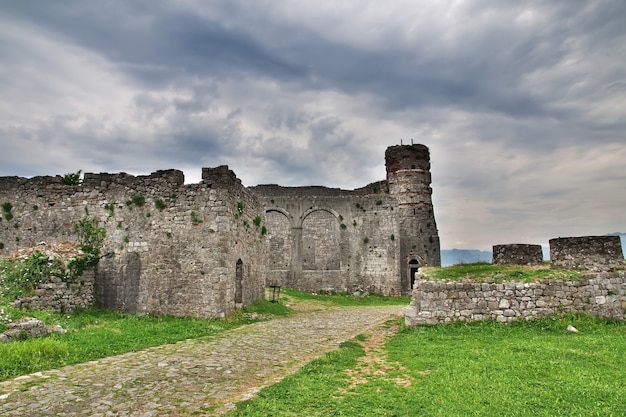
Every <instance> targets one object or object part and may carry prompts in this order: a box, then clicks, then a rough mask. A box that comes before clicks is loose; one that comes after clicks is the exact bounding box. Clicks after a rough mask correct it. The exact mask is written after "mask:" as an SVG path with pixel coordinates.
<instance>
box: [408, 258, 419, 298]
mask: <svg viewBox="0 0 626 417" xmlns="http://www.w3.org/2000/svg"><path fill="white" fill-rule="evenodd" d="M419 268H420V262H419V261H418V260H417V259H415V258H414V259H411V260H410V261H409V282H410V283H411V287H410V288H409V291H413V286H414V285H415V274H417V271H418V270H419Z"/></svg>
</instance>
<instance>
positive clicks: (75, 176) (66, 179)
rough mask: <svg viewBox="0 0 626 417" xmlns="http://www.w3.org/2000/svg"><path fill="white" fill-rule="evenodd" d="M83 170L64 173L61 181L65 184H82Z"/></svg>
mask: <svg viewBox="0 0 626 417" xmlns="http://www.w3.org/2000/svg"><path fill="white" fill-rule="evenodd" d="M81 172H83V171H82V170H80V169H79V170H78V171H76V172H70V173H69V174H65V175H63V178H62V179H61V182H62V183H63V184H65V185H80V183H81V180H80V174H81Z"/></svg>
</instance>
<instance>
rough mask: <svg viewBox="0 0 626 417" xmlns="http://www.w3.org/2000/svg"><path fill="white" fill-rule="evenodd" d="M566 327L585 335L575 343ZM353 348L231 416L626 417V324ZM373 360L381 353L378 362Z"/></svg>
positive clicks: (400, 339)
mask: <svg viewBox="0 0 626 417" xmlns="http://www.w3.org/2000/svg"><path fill="white" fill-rule="evenodd" d="M568 324H572V325H574V326H576V327H577V328H578V329H579V331H580V333H576V334H574V333H568V332H567V331H566V327H567V325H568ZM367 344H368V341H367V338H366V337H360V338H357V340H354V341H351V342H347V343H345V344H344V345H343V346H342V347H341V349H340V350H339V351H337V352H332V353H330V354H328V355H327V356H326V357H324V358H322V359H320V360H316V361H314V362H312V363H311V364H309V365H308V366H306V367H305V368H303V369H302V370H301V371H300V372H298V373H297V374H295V375H293V376H291V377H288V378H286V379H285V380H283V381H282V382H280V383H279V384H277V385H274V386H271V387H269V388H266V389H264V390H262V391H261V392H260V393H259V394H258V396H257V397H256V398H254V399H252V400H249V401H247V402H243V403H240V404H238V406H237V410H236V411H233V412H232V413H231V414H230V415H231V416H270V415H271V416H300V415H306V416H323V415H333V416H340V415H341V416H623V415H626V401H624V398H625V396H626V368H625V367H624V364H626V324H625V323H623V322H619V323H618V322H607V321H605V320H601V319H595V318H590V317H582V316H567V317H564V318H560V319H542V320H538V321H534V322H519V323H514V324H512V325H503V324H499V323H494V322H480V323H473V324H453V325H446V326H444V325H440V326H425V327H417V328H412V329H405V330H402V331H400V332H399V333H398V334H397V335H395V336H394V337H392V338H391V339H390V340H389V341H388V342H387V343H386V344H383V345H382V346H381V347H380V348H379V349H378V350H375V349H374V350H372V349H370V350H369V351H367V353H366V349H364V347H363V346H366V347H367ZM372 352H373V353H372Z"/></svg>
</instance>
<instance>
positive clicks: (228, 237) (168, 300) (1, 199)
mask: <svg viewBox="0 0 626 417" xmlns="http://www.w3.org/2000/svg"><path fill="white" fill-rule="evenodd" d="M5 202H9V203H10V204H11V207H12V208H11V216H10V217H12V218H11V220H10V221H7V220H6V218H5V219H4V220H3V221H2V222H0V242H2V243H3V245H0V246H3V249H0V255H2V254H8V253H11V252H13V251H16V250H17V249H18V248H20V247H25V246H33V245H35V244H36V243H38V242H40V241H48V243H53V242H58V241H62V240H69V241H76V236H74V234H73V232H72V227H73V225H74V224H75V223H76V222H77V221H78V220H80V219H81V218H83V217H84V216H85V215H89V216H95V217H96V218H97V219H98V220H99V221H100V224H101V225H102V226H104V227H105V228H106V229H107V237H106V240H105V243H104V247H103V253H110V254H111V256H110V257H106V258H103V259H101V261H100V263H99V265H98V268H97V271H96V278H95V294H96V303H97V304H98V305H100V306H102V307H106V308H112V309H117V310H123V311H126V312H131V313H154V314H173V315H186V316H197V317H220V316H224V315H226V314H228V313H230V312H231V311H232V310H233V309H234V308H235V297H236V295H237V294H236V291H237V285H236V284H237V282H236V277H237V267H236V265H237V261H239V260H241V262H242V265H243V266H242V268H241V270H242V274H240V275H241V281H242V285H241V286H240V287H241V292H242V294H241V299H242V302H243V304H248V303H251V302H253V301H254V300H256V299H258V298H262V297H263V289H264V264H263V262H262V261H261V260H262V259H264V257H265V252H266V251H265V245H264V236H263V235H262V233H261V227H262V223H261V224H259V225H258V226H257V225H256V224H255V223H254V219H255V218H256V216H260V217H261V220H262V221H263V218H264V210H263V208H262V206H261V205H260V203H259V201H258V199H257V198H256V196H255V195H254V194H251V193H250V192H249V191H247V190H246V189H245V188H244V187H243V186H242V185H241V182H240V181H239V180H238V179H237V178H236V177H235V175H234V173H232V171H229V170H228V167H218V168H214V169H205V171H203V182H201V183H199V184H189V185H185V184H184V178H183V174H182V172H180V171H176V170H170V171H157V172H155V173H153V174H151V175H149V176H138V177H135V176H132V175H127V174H123V173H122V174H85V178H84V181H83V183H82V185H78V186H69V185H65V184H63V183H62V181H61V177H36V178H32V179H26V178H18V177H3V178H0V204H1V203H5Z"/></svg>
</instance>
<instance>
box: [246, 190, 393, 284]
mask: <svg viewBox="0 0 626 417" xmlns="http://www.w3.org/2000/svg"><path fill="white" fill-rule="evenodd" d="M251 190H252V191H253V192H254V193H256V194H257V195H258V196H259V198H260V199H261V200H262V202H263V204H264V206H265V210H266V211H267V215H266V217H267V222H268V240H269V247H270V255H269V264H268V266H267V270H266V273H267V280H268V283H273V284H277V285H284V286H288V287H292V288H297V289H300V290H303V291H336V292H338V291H349V292H350V291H354V290H357V289H362V290H364V291H369V292H374V293H379V294H389V295H391V294H399V293H400V292H401V291H402V289H401V286H400V276H399V258H398V239H397V237H398V235H399V231H398V220H397V216H396V215H395V213H397V208H398V206H397V202H396V201H395V200H394V199H392V198H390V197H389V195H388V194H386V193H384V190H385V188H384V184H382V183H378V184H373V185H371V186H368V187H364V188H363V189H359V190H354V191H347V190H339V189H332V188H325V187H280V186H277V185H260V186H257V187H252V188H251Z"/></svg>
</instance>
